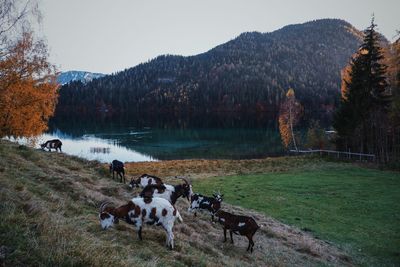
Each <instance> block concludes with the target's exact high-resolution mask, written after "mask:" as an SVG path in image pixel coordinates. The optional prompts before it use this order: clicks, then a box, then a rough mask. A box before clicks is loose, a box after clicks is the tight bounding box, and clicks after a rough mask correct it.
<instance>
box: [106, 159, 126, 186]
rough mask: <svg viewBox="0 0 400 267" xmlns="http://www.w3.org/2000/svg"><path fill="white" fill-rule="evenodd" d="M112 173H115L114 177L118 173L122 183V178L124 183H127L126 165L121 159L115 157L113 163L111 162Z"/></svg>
mask: <svg viewBox="0 0 400 267" xmlns="http://www.w3.org/2000/svg"><path fill="white" fill-rule="evenodd" d="M110 173H112V175H113V179H115V173H117V178H118V176H119V177H120V182H121V183H122V179H124V184H125V182H126V181H125V167H124V163H122V162H121V161H119V160H116V159H114V160H113V161H112V162H111V164H110Z"/></svg>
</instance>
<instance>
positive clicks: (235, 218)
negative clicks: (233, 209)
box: [214, 210, 260, 252]
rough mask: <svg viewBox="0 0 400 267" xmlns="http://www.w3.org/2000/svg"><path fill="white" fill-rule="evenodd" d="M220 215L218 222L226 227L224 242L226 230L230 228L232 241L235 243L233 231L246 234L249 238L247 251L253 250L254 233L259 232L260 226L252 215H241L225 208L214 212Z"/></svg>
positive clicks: (217, 215)
mask: <svg viewBox="0 0 400 267" xmlns="http://www.w3.org/2000/svg"><path fill="white" fill-rule="evenodd" d="M214 215H215V216H216V217H218V222H219V223H220V224H222V225H223V227H224V242H226V230H229V234H230V236H231V243H232V244H233V238H232V233H235V234H239V235H244V236H246V237H247V239H248V240H249V246H248V247H247V251H249V250H250V251H251V252H253V247H254V241H253V235H254V234H255V233H256V232H257V230H258V229H259V228H260V226H258V225H257V223H256V221H255V220H254V219H253V218H252V217H248V216H239V215H235V214H232V213H229V212H226V211H223V210H219V211H217V212H216V213H215V214H214Z"/></svg>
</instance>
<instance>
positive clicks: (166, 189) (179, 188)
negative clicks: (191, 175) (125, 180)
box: [140, 178, 193, 205]
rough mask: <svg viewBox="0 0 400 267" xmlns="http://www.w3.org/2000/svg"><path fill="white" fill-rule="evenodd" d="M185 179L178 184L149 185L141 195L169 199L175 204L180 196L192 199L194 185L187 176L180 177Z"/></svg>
mask: <svg viewBox="0 0 400 267" xmlns="http://www.w3.org/2000/svg"><path fill="white" fill-rule="evenodd" d="M180 179H182V180H183V181H184V183H183V184H178V185H168V184H162V185H148V186H146V187H145V188H144V189H143V190H142V192H141V193H140V197H143V198H149V197H160V198H163V199H166V200H168V201H169V202H170V203H171V204H172V205H175V203H176V201H177V200H178V198H180V197H186V198H187V200H188V201H190V196H191V195H192V193H193V192H192V185H191V184H190V183H189V181H188V180H187V179H186V178H180Z"/></svg>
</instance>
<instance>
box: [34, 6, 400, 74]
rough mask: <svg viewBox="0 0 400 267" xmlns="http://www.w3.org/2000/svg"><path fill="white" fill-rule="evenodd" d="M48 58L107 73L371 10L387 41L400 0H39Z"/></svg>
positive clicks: (362, 24)
mask: <svg viewBox="0 0 400 267" xmlns="http://www.w3.org/2000/svg"><path fill="white" fill-rule="evenodd" d="M40 7H41V11H42V14H43V17H44V18H43V23H42V25H41V29H40V31H41V32H42V34H43V35H44V36H45V38H46V39H47V43H48V46H49V50H50V61H51V62H52V63H53V64H55V65H56V66H57V67H58V69H59V70H61V71H67V70H85V71H91V72H101V73H113V72H117V71H121V70H123V69H125V68H130V67H133V66H135V65H137V64H140V63H143V62H146V61H148V60H149V59H152V58H155V57H157V56H159V55H163V54H174V55H185V56H188V55H196V54H199V53H203V52H206V51H208V50H210V49H211V48H213V47H215V46H217V45H219V44H222V43H225V42H227V41H229V40H231V39H233V38H235V37H237V36H238V35H239V34H240V33H242V32H246V31H259V32H271V31H274V30H277V29H280V28H282V27H283V26H285V25H288V24H296V23H303V22H306V21H310V20H315V19H321V18H339V19H344V20H346V21H348V22H349V23H351V24H352V25H353V26H355V27H356V28H357V29H359V30H363V29H365V28H366V27H368V26H369V24H370V21H371V15H372V13H374V14H375V22H376V23H377V24H378V30H379V31H380V32H381V33H383V34H384V35H385V36H386V38H388V39H389V41H393V40H394V39H393V37H394V36H395V34H396V30H400V16H399V10H400V0H380V1H378V0H375V1H373V0H362V1H361V0H332V1H325V0H140V1H139V0H41V1H40Z"/></svg>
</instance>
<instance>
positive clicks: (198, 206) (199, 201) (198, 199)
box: [188, 192, 224, 221]
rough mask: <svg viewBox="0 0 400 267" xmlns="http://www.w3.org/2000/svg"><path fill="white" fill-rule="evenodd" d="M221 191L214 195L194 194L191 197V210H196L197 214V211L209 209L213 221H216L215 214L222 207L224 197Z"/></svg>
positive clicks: (195, 214) (195, 213)
mask: <svg viewBox="0 0 400 267" xmlns="http://www.w3.org/2000/svg"><path fill="white" fill-rule="evenodd" d="M223 196H224V195H221V193H219V192H218V193H214V194H213V197H207V196H203V195H201V194H197V193H196V194H193V195H192V196H191V198H190V207H189V209H188V211H189V212H194V216H197V211H208V212H209V213H210V214H211V221H214V214H215V213H216V212H217V211H218V210H219V209H220V208H221V202H222V200H223V199H222V197H223Z"/></svg>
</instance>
